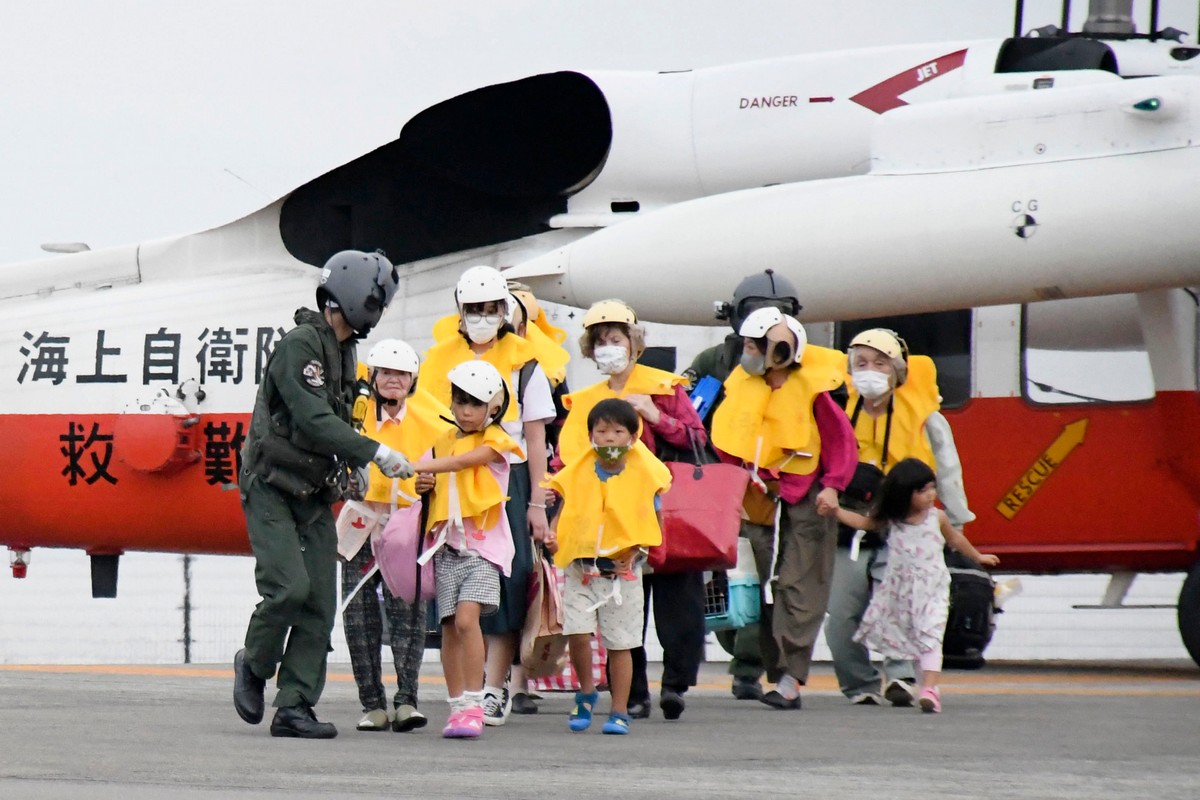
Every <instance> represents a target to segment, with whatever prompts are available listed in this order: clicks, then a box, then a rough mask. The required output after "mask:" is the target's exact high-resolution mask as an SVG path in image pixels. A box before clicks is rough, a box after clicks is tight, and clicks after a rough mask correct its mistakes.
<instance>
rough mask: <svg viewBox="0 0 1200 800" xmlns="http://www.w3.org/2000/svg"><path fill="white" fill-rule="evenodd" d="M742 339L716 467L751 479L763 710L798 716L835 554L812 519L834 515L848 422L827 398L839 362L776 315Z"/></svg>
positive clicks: (826, 522) (847, 463)
mask: <svg viewBox="0 0 1200 800" xmlns="http://www.w3.org/2000/svg"><path fill="white" fill-rule="evenodd" d="M740 332H741V334H742V336H743V337H744V338H745V341H744V342H743V346H742V357H741V360H740V363H739V365H738V366H737V367H736V368H735V369H734V370H733V372H732V373H731V374H730V375H729V378H728V379H726V381H725V402H724V403H722V404H721V407H720V408H718V409H717V411H716V413H715V414H714V416H713V424H712V439H713V445H714V446H715V447H716V449H717V452H718V454H719V455H720V456H721V458H722V460H724V461H726V462H728V463H734V464H739V465H742V466H745V467H746V468H747V469H749V470H750V472H751V475H752V476H753V482H752V483H751V485H750V486H749V487H748V488H747V490H746V509H745V510H746V517H747V521H745V522H743V524H742V535H743V536H745V537H746V538H748V539H749V540H750V544H751V545H752V546H753V548H754V561H755V566H756V568H757V570H758V576H759V580H760V582H761V585H762V594H763V610H762V625H763V635H762V636H760V637H759V644H760V648H761V653H762V658H763V664H764V665H765V666H766V668H767V677H768V679H770V680H772V681H774V682H775V688H774V689H772V690H771V691H769V692H767V693H766V694H764V695H763V696H762V702H764V703H766V704H767V705H770V706H772V707H774V708H778V709H798V708H800V686H802V685H803V684H804V683H805V682H806V681H807V679H808V672H809V668H810V667H811V665H812V651H813V644H814V643H815V642H816V640H817V634H818V633H819V632H820V630H821V623H822V622H823V621H824V619H825V610H826V607H827V605H828V603H829V590H830V585H831V582H832V578H833V557H834V552H835V551H836V549H837V537H836V531H837V528H836V525H834V524H832V523H831V520H830V519H829V518H828V517H825V516H820V515H819V513H820V512H822V511H824V512H826V513H828V512H829V511H831V510H833V511H836V509H837V508H838V507H839V504H838V493H839V492H840V491H842V490H843V489H845V488H846V485H847V484H848V483H849V482H850V478H851V477H852V476H853V474H854V467H855V464H856V463H857V461H858V453H857V450H856V449H855V446H854V431H853V430H851V428H850V422H849V420H847V419H846V415H845V413H843V412H842V410H841V409H840V408H839V407H838V405H837V403H835V402H834V401H833V399H832V398H831V397H830V396H829V392H831V391H833V390H834V389H836V388H837V387H839V386H840V385H841V384H842V382H843V374H844V373H843V366H842V365H843V363H844V357H843V356H842V354H841V353H838V352H837V351H835V350H827V349H826V348H823V347H815V346H813V345H809V344H808V337H807V335H806V334H805V331H804V328H803V326H801V324H800V322H799V321H798V320H796V319H795V318H794V317H791V316H787V315H785V314H783V313H782V312H781V311H780V310H779V309H778V308H760V309H758V310H757V311H755V312H753V313H752V314H750V316H748V317H746V321H745V322H743V323H742V327H741V331H740ZM768 633H769V634H770V635H768Z"/></svg>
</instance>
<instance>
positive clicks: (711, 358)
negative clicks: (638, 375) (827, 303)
mask: <svg viewBox="0 0 1200 800" xmlns="http://www.w3.org/2000/svg"><path fill="white" fill-rule="evenodd" d="M767 307H774V308H778V309H779V310H780V311H782V312H783V313H784V314H787V315H789V316H792V317H794V316H796V314H798V313H800V309H801V308H802V306H801V305H800V300H799V295H798V294H797V293H796V287H794V286H793V285H792V282H791V281H789V280H788V279H787V278H785V277H783V276H782V275H776V274H775V271H774V270H770V269H765V270H763V271H762V272H756V273H754V274H752V275H747V276H746V277H745V278H743V279H742V281H741V283H739V284H738V285H737V288H736V289H734V290H733V299H732V301H731V302H729V303H720V304H718V309H717V319H727V320H729V325H730V327H732V328H733V333H731V334H729V335H728V336H726V337H725V341H723V342H721V343H720V344H718V345H713V346H712V347H710V348H708V349H707V350H704V351H702V352H701V353H700V354H699V355H697V356H696V358H695V359H694V360H693V361H692V365H691V366H690V367H688V368H687V370H686V371H685V372H684V373H683V376H684V377H685V378H687V379H688V380H689V381H690V382H691V384H692V386H693V387H695V386H696V384H698V383H699V382H700V380H701V379H702V378H705V377H708V376H710V375H711V376H712V377H714V378H716V379H717V380H718V381H720V382H721V383H724V382H725V379H726V378H728V377H729V373H731V372H733V368H734V367H736V366H737V365H738V359H740V358H741V357H742V337H741V335H740V334H739V333H738V331H740V330H741V327H742V323H743V322H745V321H746V317H748V316H749V315H750V314H751V313H753V312H754V311H757V310H758V309H760V308H767ZM724 397H725V391H724V388H722V390H721V393H720V394H719V395H718V396H717V400H716V403H714V404H713V407H712V410H711V411H710V412H709V415H708V417H707V418H706V420H705V422H706V423H708V424H710V425H711V420H712V413H713V412H715V411H716V409H717V406H719V405H720V404H721V401H722V400H723V399H724ZM760 632H761V627H760V626H759V624H758V623H757V622H752V623H750V624H749V625H747V626H745V627H744V628H739V629H738V630H732V631H730V630H725V631H717V641H718V642H720V643H721V647H723V648H725V651H726V652H727V653H729V655H731V656H733V658H732V659H730V661H729V674H730V675H732V676H733V686H732V691H733V696H734V697H736V698H737V699H738V700H761V699H762V696H763V690H762V686H761V684H759V679H760V678H761V677H762V674H763V665H762V659H761V657H760V656H759V645H758V637H759V635H760Z"/></svg>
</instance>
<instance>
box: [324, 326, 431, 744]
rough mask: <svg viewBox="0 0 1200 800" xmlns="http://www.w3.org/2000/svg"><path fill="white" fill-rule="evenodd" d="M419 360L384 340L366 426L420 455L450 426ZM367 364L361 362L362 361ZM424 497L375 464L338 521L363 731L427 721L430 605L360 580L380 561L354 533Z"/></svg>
mask: <svg viewBox="0 0 1200 800" xmlns="http://www.w3.org/2000/svg"><path fill="white" fill-rule="evenodd" d="M419 367H420V360H419V359H418V358H417V353H416V351H415V350H413V348H412V347H411V346H410V345H409V344H408V343H407V342H403V341H400V340H399V339H384V340H383V341H381V342H379V343H377V344H376V345H375V346H374V347H372V348H371V350H370V352H369V353H368V354H367V363H366V368H367V370H368V373H367V376H368V377H367V380H368V383H369V385H370V387H371V396H370V398H369V400H368V402H367V413H366V420H365V422H364V429H365V432H366V433H367V434H369V435H370V436H371V437H372V438H373V439H375V440H377V441H379V442H381V443H383V444H385V445H387V446H388V447H390V448H392V449H393V450H396V451H398V452H401V453H403V454H404V455H405V457H407V458H408V459H409V460H410V461H416V460H417V459H418V458H420V457H421V456H422V455H424V454H425V453H426V452H428V451H429V449H430V448H431V447H433V443H434V441H435V440H436V439H437V438H438V436H440V435H441V434H442V432H443V431H445V430H446V429H447V428H448V427H449V425H448V424H447V423H446V422H445V421H444V420H443V419H441V416H442V415H444V414H448V413H449V412H448V411H447V410H446V409H445V408H444V407H440V406H439V405H438V403H437V402H436V401H435V400H433V398H431V397H429V395H428V394H427V393H425V392H420V393H417V392H416V388H417V387H416V382H417V381H416V379H417V371H418V369H419ZM360 369H361V366H360ZM416 496H417V489H416V479H415V478H407V479H401V478H388V477H385V476H384V474H383V473H382V472H381V471H380V470H379V468H378V467H375V466H374V465H372V467H371V471H370V481H369V483H368V486H367V491H366V495H365V497H364V500H363V502H362V503H361V504H359V503H354V502H349V503H347V504H346V505H345V506H344V507H343V511H342V515H341V516H340V517H339V519H338V533H339V547H338V550H339V552H340V553H341V554H342V556H343V558H344V559H345V560H344V561H343V562H342V591H343V593H344V595H348V594H349V593H350V592H351V591H353V590H354V589H355V588H357V591H356V592H355V593H354V596H353V597H352V598H351V599H350V600H349V602H348V603H347V604H346V606H345V609H344V610H343V612H342V622H343V624H344V627H345V630H346V644H347V645H348V646H349V649H350V663H351V666H352V667H353V669H354V682H355V683H356V684H357V685H358V699H359V702H361V703H362V708H363V717H362V719H361V720H359V722H358V730H360V731H383V730H387V729H388V728H389V727H390V728H391V729H392V730H394V731H397V732H402V731H411V730H416V729H417V728H423V727H425V724H426V722H427V720H426V718H425V716H424V715H423V714H422V713H421V712H420V711H418V710H417V680H418V678H419V677H420V671H421V658H422V656H423V655H424V652H425V603H424V602H422V601H421V600H419V599H418V600H417V602H415V603H414V604H413V605H411V606H410V605H409V604H408V603H405V602H404V600H402V599H400V598H398V597H393V596H392V593H391V592H390V591H388V588H387V586H386V585H384V583H383V580H382V578H381V576H380V575H379V573H375V574H374V575H373V576H372V577H371V578H369V579H368V580H367V582H366V583H365V584H363V585H362V586H358V584H359V582H360V581H361V580H362V577H363V575H364V574H366V573H367V572H368V571H369V570H370V566H371V562H372V561H373V560H374V554H373V552H372V547H371V546H370V544H368V543H367V542H364V541H363V539H362V538H360V537H356V536H354V535H353V534H354V533H355V532H356V531H357V530H360V529H359V528H357V526H356V523H355V521H356V520H357V521H359V522H358V523H357V525H361V524H363V521H365V522H368V527H373V528H374V529H375V530H376V531H377V530H379V529H381V528H382V525H373V526H372V525H369V521H371V520H378V521H380V522H382V520H383V519H384V518H385V517H386V516H387V514H389V513H390V512H392V511H394V510H396V509H397V508H403V507H406V506H409V505H412V503H413V502H415V500H416ZM381 586H382V590H383V610H384V612H385V613H386V614H387V621H388V631H389V633H390V637H391V641H390V644H391V648H392V657H393V659H394V660H395V665H396V680H397V682H398V684H399V688H398V690H397V692H396V695H395V698H394V700H393V705H392V706H389V705H388V703H387V695H386V693H385V690H384V685H383V680H382V664H381V663H380V643H381V642H380V638H381V635H382V621H381V618H380V603H379V600H378V592H379V590H380V587H381Z"/></svg>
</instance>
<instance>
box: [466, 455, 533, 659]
mask: <svg viewBox="0 0 1200 800" xmlns="http://www.w3.org/2000/svg"><path fill="white" fill-rule="evenodd" d="M510 466H511V469H510V470H509V473H508V501H507V502H505V504H504V513H505V514H506V515H507V517H508V527H509V528H510V529H511V531H512V539H513V550H514V553H513V560H512V566H511V567H510V568H509V571H508V576H507V577H506V576H505V575H503V574H501V575H500V606H499V608H497V609H496V613H495V614H488V615H487V616H486V617H483V618H481V619H480V620H479V627H480V629H481V630H482V631H483V634H484V636H503V635H505V634H509V633H520V632H521V629H522V628H524V627H525V613H526V610H527V608H528V606H529V575H530V573H531V572H533V537H532V536H531V535H530V533H529V490H530V486H529V464H512V465H510ZM517 649H518V651H519V650H520V648H517ZM515 657H516V658H517V659H519V658H520V657H521V654H520V652H518V653H516V655H515Z"/></svg>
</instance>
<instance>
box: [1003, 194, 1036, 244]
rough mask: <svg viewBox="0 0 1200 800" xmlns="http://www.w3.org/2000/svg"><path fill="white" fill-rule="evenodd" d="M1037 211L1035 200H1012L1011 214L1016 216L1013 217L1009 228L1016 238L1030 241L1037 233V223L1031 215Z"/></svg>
mask: <svg viewBox="0 0 1200 800" xmlns="http://www.w3.org/2000/svg"><path fill="white" fill-rule="evenodd" d="M1037 210H1038V201H1037V200H1036V199H1034V200H1026V201H1021V200H1014V201H1013V202H1012V212H1013V213H1014V214H1016V216H1015V217H1013V221H1012V224H1010V225H1009V227H1010V228H1012V230H1013V233H1015V234H1016V235H1017V238H1019V239H1032V238H1033V235H1034V234H1035V233H1037V229H1038V222H1037V218H1035V217H1034V216H1033V213H1032V212H1034V211H1037Z"/></svg>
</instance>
